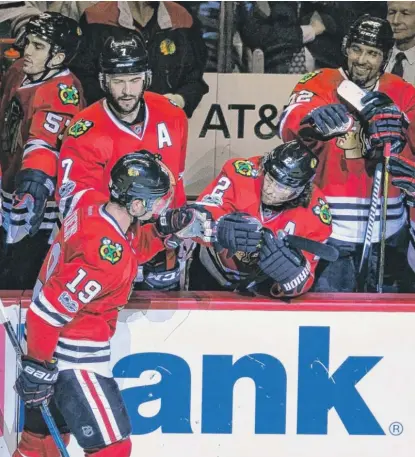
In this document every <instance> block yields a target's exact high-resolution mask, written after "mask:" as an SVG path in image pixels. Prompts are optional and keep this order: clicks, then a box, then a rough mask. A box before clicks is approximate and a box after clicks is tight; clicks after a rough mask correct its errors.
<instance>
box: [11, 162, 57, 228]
mask: <svg viewBox="0 0 415 457" xmlns="http://www.w3.org/2000/svg"><path fill="white" fill-rule="evenodd" d="M55 184H56V179H53V178H51V177H50V176H48V175H47V174H46V173H44V172H43V171H40V170H34V169H31V168H28V169H26V170H21V171H20V172H19V173H18V174H17V176H16V191H15V193H14V196H13V208H14V209H19V208H27V210H28V217H27V220H26V225H27V229H28V233H29V235H30V236H34V235H36V233H37V232H38V230H39V228H40V225H41V224H42V221H43V216H44V214H45V210H46V202H47V199H48V197H50V196H52V195H53V192H54V190H55ZM17 215H18V213H17ZM17 215H16V214H13V213H12V215H11V224H13V216H15V217H17ZM16 222H17V221H16ZM17 225H19V224H17Z"/></svg>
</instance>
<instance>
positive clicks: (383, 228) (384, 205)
mask: <svg viewBox="0 0 415 457" xmlns="http://www.w3.org/2000/svg"><path fill="white" fill-rule="evenodd" d="M390 156H391V145H390V143H387V144H386V145H385V148H384V150H383V157H384V162H383V192H382V200H381V202H382V209H381V216H380V227H381V234H380V256H379V275H378V287H377V289H378V293H380V294H381V293H382V292H383V278H384V274H385V248H386V219H387V215H388V192H389V171H388V165H389V159H390Z"/></svg>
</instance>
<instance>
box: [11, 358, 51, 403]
mask: <svg viewBox="0 0 415 457" xmlns="http://www.w3.org/2000/svg"><path fill="white" fill-rule="evenodd" d="M58 374H59V372H58V367H57V360H56V359H53V360H52V362H43V363H42V362H39V361H38V360H35V359H32V358H31V357H28V356H23V357H22V371H21V373H20V375H19V377H18V378H17V381H16V384H15V390H16V392H17V393H18V394H19V396H20V398H21V399H22V400H23V402H24V404H25V405H26V407H27V408H29V409H31V408H38V407H39V406H41V404H42V402H43V401H45V400H46V401H47V402H48V403H49V401H50V399H51V397H52V395H53V392H54V384H55V383H56V381H57V380H58Z"/></svg>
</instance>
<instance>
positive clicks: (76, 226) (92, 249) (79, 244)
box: [63, 203, 130, 272]
mask: <svg viewBox="0 0 415 457" xmlns="http://www.w3.org/2000/svg"><path fill="white" fill-rule="evenodd" d="M101 206H102V205H100V204H96V203H94V204H90V205H86V206H81V207H78V208H77V209H75V211H73V212H72V213H71V214H70V215H68V216H67V217H66V218H65V220H64V222H63V230H64V233H63V235H64V240H65V234H66V233H65V229H66V230H67V232H68V235H67V236H66V238H68V236H71V238H68V239H67V241H65V243H66V242H70V243H72V244H73V248H76V249H78V250H82V256H83V258H84V259H85V261H86V262H87V263H88V264H90V265H92V266H94V267H96V268H98V269H100V270H107V271H108V272H112V271H113V270H114V269H117V266H118V267H121V268H124V267H123V262H122V260H123V259H124V253H125V251H126V250H129V249H130V246H129V244H128V241H127V239H125V238H124V237H122V236H121V235H120V234H118V233H117V231H116V230H112V229H111V227H110V225H108V224H106V223H105V222H104V221H103V219H102V217H101V215H100V208H101ZM75 231H76V233H74V234H73V235H71V233H72V232H75Z"/></svg>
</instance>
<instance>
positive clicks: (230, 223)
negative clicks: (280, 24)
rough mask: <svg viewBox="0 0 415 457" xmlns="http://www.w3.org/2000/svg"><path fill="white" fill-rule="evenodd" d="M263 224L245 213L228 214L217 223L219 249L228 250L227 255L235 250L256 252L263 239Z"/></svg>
mask: <svg viewBox="0 0 415 457" xmlns="http://www.w3.org/2000/svg"><path fill="white" fill-rule="evenodd" d="M261 229H262V225H261V223H260V222H259V221H258V219H256V218H255V217H252V216H250V215H249V214H245V213H232V214H226V215H225V216H222V217H221V218H219V219H218V221H217V223H216V237H217V243H218V244H219V246H218V248H219V250H222V249H223V248H225V249H227V250H228V254H227V257H228V258H230V257H232V256H233V255H234V254H235V252H237V251H242V252H256V251H257V250H258V247H259V245H260V242H261V239H262V231H261Z"/></svg>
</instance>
